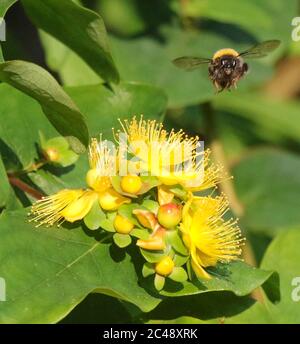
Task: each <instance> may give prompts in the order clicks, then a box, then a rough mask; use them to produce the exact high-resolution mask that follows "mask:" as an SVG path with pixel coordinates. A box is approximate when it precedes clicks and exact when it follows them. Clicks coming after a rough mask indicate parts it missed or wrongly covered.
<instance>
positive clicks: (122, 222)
mask: <svg viewBox="0 0 300 344" xmlns="http://www.w3.org/2000/svg"><path fill="white" fill-rule="evenodd" d="M114 227H115V230H116V232H118V233H120V234H129V233H130V232H131V231H132V229H133V227H134V224H133V223H132V222H131V221H130V220H129V219H127V218H126V217H123V216H121V215H119V214H118V215H117V216H116V217H115V219H114Z"/></svg>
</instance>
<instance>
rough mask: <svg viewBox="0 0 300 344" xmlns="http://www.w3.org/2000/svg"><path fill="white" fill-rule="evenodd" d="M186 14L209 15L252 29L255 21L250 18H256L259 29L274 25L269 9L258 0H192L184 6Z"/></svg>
mask: <svg viewBox="0 0 300 344" xmlns="http://www.w3.org/2000/svg"><path fill="white" fill-rule="evenodd" d="M184 15H186V16H190V17H207V18H211V19H214V20H218V21H221V22H225V23H234V24H237V25H239V26H242V27H244V28H245V29H248V30H251V29H252V28H253V23H250V21H249V18H255V26H256V27H257V29H258V28H259V29H260V30H265V29H268V28H269V27H270V26H272V20H271V18H270V16H269V15H268V13H267V11H266V10H265V9H264V7H263V6H261V5H260V4H259V3H257V1H255V0H254V1H253V0H252V1H239V2H237V1H235V0H227V1H226V5H225V4H224V2H222V0H200V1H198V0H190V1H189V2H188V3H187V5H186V6H185V7H184Z"/></svg>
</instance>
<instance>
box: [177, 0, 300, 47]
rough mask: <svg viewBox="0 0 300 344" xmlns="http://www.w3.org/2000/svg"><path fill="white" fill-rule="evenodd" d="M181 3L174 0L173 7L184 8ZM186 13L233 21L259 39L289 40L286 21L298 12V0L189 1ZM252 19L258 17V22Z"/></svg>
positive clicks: (184, 12) (228, 21) (187, 14)
mask: <svg viewBox="0 0 300 344" xmlns="http://www.w3.org/2000/svg"><path fill="white" fill-rule="evenodd" d="M179 5H180V4H179V3H178V2H177V1H175V2H174V6H173V7H174V9H175V10H176V11H178V12H179V11H180V13H181V12H182V7H180V6H179ZM183 15H184V16H189V17H196V18H200V19H203V17H204V18H209V19H212V20H216V21H220V22H222V23H225V24H233V25H234V30H235V31H237V30H240V31H241V29H240V28H242V29H243V30H247V31H246V32H247V33H250V34H252V35H253V36H255V37H256V38H257V39H258V40H260V41H263V40H266V39H270V38H275V37H276V38H278V39H281V40H282V41H283V42H285V43H286V42H287V40H288V39H289V37H290V34H291V33H290V29H289V28H288V26H289V25H286V23H290V21H291V18H293V17H295V16H296V15H297V0H290V1H288V2H285V1H274V0H265V1H263V2H262V1H261V0H251V1H239V2H237V1H235V0H228V1H226V4H224V2H222V0H190V1H188V2H187V3H186V4H185V6H184V8H183ZM249 18H255V25H253V21H251V20H249ZM275 18H280V20H275ZM222 28H223V26H221V28H220V29H222Z"/></svg>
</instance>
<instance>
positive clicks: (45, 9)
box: [22, 0, 119, 82]
mask: <svg viewBox="0 0 300 344" xmlns="http://www.w3.org/2000/svg"><path fill="white" fill-rule="evenodd" d="M22 4H23V6H24V8H25V11H26V13H27V15H28V16H29V18H30V19H31V20H32V21H33V23H34V24H35V25H36V26H37V27H39V28H41V29H43V30H44V31H46V32H47V33H49V34H51V35H52V36H54V37H55V38H57V39H58V40H60V41H61V42H63V43H64V44H66V45H67V46H68V47H69V48H71V49H72V50H74V52H76V53H77V54H78V55H79V56H81V57H82V58H83V59H84V60H85V62H86V63H88V64H89V66H90V67H91V68H92V69H93V70H94V71H95V72H96V73H97V74H99V75H100V76H101V77H102V78H103V79H104V80H107V81H112V82H118V81H119V74H118V71H117V69H116V67H115V65H114V62H113V60H112V56H111V53H110V48H109V44H108V38H107V34H106V29H105V26H104V23H103V20H102V18H101V17H100V16H99V15H98V14H97V13H95V12H93V11H90V10H88V9H86V8H84V7H81V6H79V5H77V4H75V3H74V2H73V1H68V0H44V1H43V2H37V1H35V0H22Z"/></svg>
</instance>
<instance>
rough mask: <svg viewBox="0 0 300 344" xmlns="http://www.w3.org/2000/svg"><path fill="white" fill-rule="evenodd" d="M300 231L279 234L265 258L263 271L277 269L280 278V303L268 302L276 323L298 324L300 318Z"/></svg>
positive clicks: (292, 230)
mask: <svg viewBox="0 0 300 344" xmlns="http://www.w3.org/2000/svg"><path fill="white" fill-rule="evenodd" d="M299 240H300V231H299V229H291V230H289V231H286V232H284V233H281V234H279V235H278V236H277V237H276V238H275V239H274V240H273V241H272V243H271V244H270V246H269V247H268V249H267V252H266V253H265V256H264V258H263V261H262V264H261V267H262V268H263V269H276V271H278V273H279V276H280V291H281V299H280V302H278V303H276V304H272V303H271V302H268V301H267V307H268V310H269V312H270V314H271V316H272V319H273V321H274V322H276V323H284V324H298V323H299V318H300V307H299V304H300V288H299V286H300V278H299V277H300V273H299V261H300V252H299Z"/></svg>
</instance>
